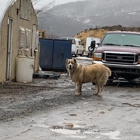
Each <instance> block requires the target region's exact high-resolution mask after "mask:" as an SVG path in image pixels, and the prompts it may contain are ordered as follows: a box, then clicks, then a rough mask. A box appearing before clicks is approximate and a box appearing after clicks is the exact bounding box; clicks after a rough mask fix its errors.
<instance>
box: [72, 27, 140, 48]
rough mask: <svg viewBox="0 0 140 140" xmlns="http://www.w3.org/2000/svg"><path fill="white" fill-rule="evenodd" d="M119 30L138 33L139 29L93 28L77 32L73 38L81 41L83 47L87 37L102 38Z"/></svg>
mask: <svg viewBox="0 0 140 140" xmlns="http://www.w3.org/2000/svg"><path fill="white" fill-rule="evenodd" d="M120 30H125V31H133V32H140V27H122V26H121V25H117V26H104V27H101V28H93V29H92V28H90V29H85V30H84V31H81V32H79V33H78V34H77V35H75V37H77V38H79V39H81V40H82V43H83V44H84V46H85V43H86V38H87V37H98V38H103V36H104V35H105V33H106V32H108V31H120Z"/></svg>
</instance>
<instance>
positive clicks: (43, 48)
mask: <svg viewBox="0 0 140 140" xmlns="http://www.w3.org/2000/svg"><path fill="white" fill-rule="evenodd" d="M39 42H40V59H39V64H40V67H41V68H42V69H51V68H52V59H53V57H52V56H53V39H39Z"/></svg>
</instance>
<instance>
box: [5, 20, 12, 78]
mask: <svg viewBox="0 0 140 140" xmlns="http://www.w3.org/2000/svg"><path fill="white" fill-rule="evenodd" d="M12 28H13V19H11V18H10V19H8V46H7V72H6V80H11V70H12V32H13V31H12Z"/></svg>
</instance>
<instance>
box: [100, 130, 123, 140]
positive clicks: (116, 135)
mask: <svg viewBox="0 0 140 140" xmlns="http://www.w3.org/2000/svg"><path fill="white" fill-rule="evenodd" d="M101 134H102V135H105V136H108V137H109V138H111V139H114V140H117V139H120V138H118V136H119V135H120V131H115V132H109V133H101Z"/></svg>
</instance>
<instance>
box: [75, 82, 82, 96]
mask: <svg viewBox="0 0 140 140" xmlns="http://www.w3.org/2000/svg"><path fill="white" fill-rule="evenodd" d="M81 88H82V84H81V83H76V92H75V95H81V94H82V91H81Z"/></svg>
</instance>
